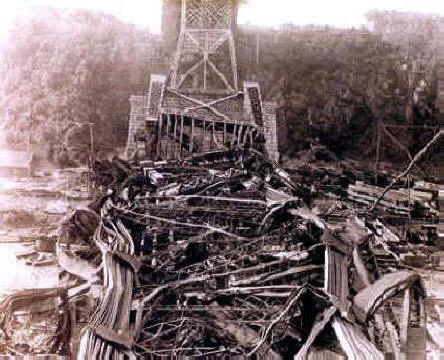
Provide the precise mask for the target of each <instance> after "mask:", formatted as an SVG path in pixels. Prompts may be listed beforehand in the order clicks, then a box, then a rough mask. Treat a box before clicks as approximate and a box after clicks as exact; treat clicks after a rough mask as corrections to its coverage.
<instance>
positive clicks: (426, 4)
mask: <svg viewBox="0 0 444 360" xmlns="http://www.w3.org/2000/svg"><path fill="white" fill-rule="evenodd" d="M161 3H162V0H143V1H140V0H126V1H121V0H10V1H1V2H0V39H2V38H3V39H4V38H5V37H6V36H7V33H8V30H9V28H10V26H11V23H12V21H13V19H14V17H15V16H16V15H17V14H20V11H22V10H21V9H22V8H23V7H26V6H54V7H58V8H83V9H94V10H102V11H104V12H107V13H110V14H112V15H115V16H116V17H118V18H119V19H121V20H123V21H125V22H130V23H134V24H138V25H142V26H148V27H149V28H150V29H151V30H152V31H154V32H158V31H159V30H160V21H161V9H162V6H161ZM371 9H380V10H399V11H414V12H423V13H436V14H440V15H443V16H444V1H440V0H421V1H417V0H359V1H357V0H336V1H326V0H310V1H304V2H301V1H298V0H248V4H247V5H245V6H244V7H243V8H242V9H241V11H240V14H239V22H240V23H244V24H245V23H251V24H254V25H259V26H260V25H264V26H276V25H279V24H283V23H294V24H301V25H306V24H316V25H323V24H329V25H332V26H337V27H360V26H362V25H363V24H365V13H366V12H367V11H368V10H371Z"/></svg>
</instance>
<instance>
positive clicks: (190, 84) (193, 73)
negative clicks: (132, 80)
mask: <svg viewBox="0 0 444 360" xmlns="http://www.w3.org/2000/svg"><path fill="white" fill-rule="evenodd" d="M233 11H234V10H233V3H232V1H231V0H182V23H181V31H180V35H179V42H178V47H177V51H176V56H175V60H174V65H173V73H172V77H171V87H172V88H174V89H177V90H191V89H192V90H194V91H196V90H200V91H202V92H208V91H212V90H213V91H214V90H219V91H220V90H224V91H226V92H236V91H237V87H238V78H237V64H236V54H235V47H234V39H233V34H232V31H231V21H232V13H233Z"/></svg>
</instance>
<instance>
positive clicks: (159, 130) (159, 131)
mask: <svg viewBox="0 0 444 360" xmlns="http://www.w3.org/2000/svg"><path fill="white" fill-rule="evenodd" d="M162 126H163V116H162V114H160V115H159V128H158V131H157V147H156V154H157V156H160V154H161V146H162Z"/></svg>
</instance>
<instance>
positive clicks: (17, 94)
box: [0, 8, 438, 165]
mask: <svg viewBox="0 0 444 360" xmlns="http://www.w3.org/2000/svg"><path fill="white" fill-rule="evenodd" d="M369 21H370V22H371V23H373V24H374V25H375V26H374V31H368V30H338V29H332V28H325V27H322V28H320V27H302V28H299V27H295V26H283V27H282V28H281V29H278V30H269V29H259V28H252V27H246V26H241V27H240V28H239V30H238V34H237V36H238V58H239V63H240V68H241V73H242V77H243V78H245V79H251V80H258V81H259V82H260V83H261V86H262V92H263V97H264V98H266V99H267V100H276V101H277V102H278V105H279V119H278V120H279V127H280V130H281V131H280V135H279V136H280V147H281V149H280V150H281V153H283V157H284V159H285V158H292V157H294V156H295V155H296V154H297V152H298V151H300V150H303V149H306V148H307V147H309V146H310V145H311V144H314V143H321V144H324V145H326V146H327V147H328V148H329V149H330V150H331V151H333V152H334V153H335V154H336V155H337V156H339V157H343V156H356V155H358V156H359V157H361V158H363V157H364V158H365V157H367V158H374V156H375V151H376V144H378V143H379V144H380V152H381V155H380V156H381V159H382V160H384V159H385V160H388V159H390V160H395V161H398V160H399V159H401V160H406V159H408V155H407V151H402V150H400V147H399V144H395V143H394V142H393V139H392V137H394V138H396V139H397V141H398V142H399V143H400V144H401V145H402V146H403V147H405V149H407V150H408V151H410V152H411V153H414V152H415V151H416V150H417V149H419V148H420V147H421V146H422V145H423V143H424V141H426V139H428V138H430V137H431V134H432V133H433V131H434V128H433V127H432V126H434V125H435V124H436V119H435V117H434V114H435V109H434V101H435V98H436V79H435V76H434V74H435V70H436V69H435V62H434V59H435V57H434V56H435V54H434V52H433V49H434V46H433V41H434V40H435V39H434V33H435V27H436V23H437V21H438V18H436V17H432V16H429V17H425V16H422V17H421V16H419V17H418V16H416V17H415V16H413V17H412V15H409V14H408V15H406V14H399V13H380V12H372V13H369ZM406 23H407V24H413V25H412V27H411V29H410V30H411V31H405V32H403V29H404V28H405V24H406ZM167 58H169V57H168V56H167V54H164V53H163V50H162V44H161V41H160V37H159V36H155V35H152V34H150V33H149V31H148V30H144V29H138V28H136V27H135V26H133V25H130V24H125V23H123V22H121V21H119V20H117V19H116V18H114V17H112V16H110V15H106V14H101V13H94V12H86V11H62V10H54V9H46V8H45V9H41V8H38V9H33V10H30V11H29V13H27V14H24V16H23V17H21V18H20V19H18V21H17V22H16V25H15V27H14V29H13V30H12V32H11V34H10V40H9V42H8V44H7V47H6V49H5V51H4V54H3V62H2V68H1V70H0V71H1V79H2V80H1V84H0V87H1V91H0V111H2V112H3V113H4V114H3V118H2V119H1V121H2V123H3V127H4V132H5V134H6V138H7V141H8V143H9V144H10V145H11V146H14V147H18V148H20V147H21V148H23V147H26V144H27V141H28V132H29V131H30V133H31V140H32V143H33V146H34V148H37V149H39V150H41V151H43V152H45V153H46V154H47V156H48V158H49V159H50V160H51V161H54V162H55V163H59V164H60V165H67V164H70V163H84V161H85V160H86V157H87V155H88V154H89V149H90V148H91V143H90V136H89V125H88V123H93V124H94V126H93V129H94V142H95V144H94V151H95V152H96V153H97V152H101V153H106V152H109V151H115V149H116V148H117V147H119V146H124V145H125V142H126V137H127V122H128V114H129V110H130V107H129V101H128V99H129V96H130V95H131V94H141V93H143V91H144V89H145V87H146V86H147V82H148V76H149V73H151V72H166V71H167V70H168V63H167V61H166V60H164V59H167ZM387 125H390V126H391V127H390V126H387ZM423 125H426V126H427V127H422V126H423ZM378 139H379V141H378Z"/></svg>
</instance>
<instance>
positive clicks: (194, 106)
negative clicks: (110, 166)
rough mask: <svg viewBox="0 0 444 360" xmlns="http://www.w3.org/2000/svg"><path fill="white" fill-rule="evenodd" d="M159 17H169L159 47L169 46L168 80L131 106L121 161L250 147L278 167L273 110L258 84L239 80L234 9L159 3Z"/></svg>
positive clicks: (225, 4)
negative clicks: (171, 49)
mask: <svg viewBox="0 0 444 360" xmlns="http://www.w3.org/2000/svg"><path fill="white" fill-rule="evenodd" d="M164 11H165V12H166V13H167V14H172V15H173V17H174V18H173V19H172V20H171V28H169V27H168V22H167V20H166V16H165V15H164V19H165V20H164V21H163V24H162V28H163V31H164V41H165V42H166V46H171V45H169V44H171V42H172V41H176V45H177V46H176V50H175V52H174V55H173V57H172V68H171V72H170V73H169V74H168V75H156V74H152V75H151V79H150V86H149V91H148V93H147V94H145V95H144V96H141V97H132V98H131V116H130V126H129V134H128V143H127V149H126V156H127V158H131V157H133V156H135V155H136V154H137V155H138V156H147V157H151V158H155V159H177V158H182V157H186V156H189V155H191V154H193V153H200V152H205V151H209V150H223V149H227V148H230V147H235V146H238V147H244V146H245V147H249V146H251V147H255V148H258V149H261V150H264V151H265V152H266V153H267V155H268V156H269V158H270V159H272V160H274V161H278V159H279V153H278V146H277V136H276V105H275V104H273V103H271V102H267V103H264V102H263V100H262V97H261V92H260V87H259V84H258V83H255V82H248V81H244V82H243V83H242V84H241V80H240V79H239V74H238V68H237V58H236V47H235V36H234V33H235V29H236V25H237V24H236V23H237V11H238V1H237V0H164ZM177 24H179V26H177ZM176 29H178V30H176ZM177 31H178V33H177ZM176 39H177V40H176ZM142 104H143V105H142ZM141 132H142V133H143V132H145V135H146V136H141V134H140V133H141ZM153 143H154V145H153ZM150 149H155V150H153V151H150Z"/></svg>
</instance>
